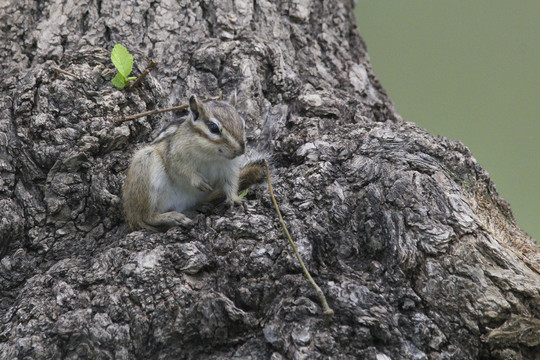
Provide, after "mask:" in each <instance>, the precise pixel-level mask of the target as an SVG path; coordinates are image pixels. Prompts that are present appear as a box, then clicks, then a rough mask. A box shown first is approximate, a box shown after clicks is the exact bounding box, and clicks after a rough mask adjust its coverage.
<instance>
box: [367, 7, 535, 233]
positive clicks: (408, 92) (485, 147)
mask: <svg viewBox="0 0 540 360" xmlns="http://www.w3.org/2000/svg"><path fill="white" fill-rule="evenodd" d="M356 18H357V22H358V29H359V31H360V34H361V35H362V37H363V39H364V41H365V42H366V44H367V48H368V53H369V56H370V58H371V62H372V64H373V68H374V69H375V73H376V74H377V77H378V78H379V80H380V82H381V83H382V85H383V87H384V88H385V89H386V91H387V92H388V94H389V95H390V98H391V99H392V101H393V102H394V104H395V105H396V108H397V111H398V113H399V114H400V115H401V116H402V117H403V119H404V120H406V121H411V122H415V123H416V124H418V125H420V126H421V127H423V128H425V129H426V130H428V131H429V132H430V133H432V134H440V135H443V136H446V137H448V138H450V139H455V140H459V141H461V142H463V143H464V144H465V145H466V146H468V147H469V148H470V149H471V151H472V153H473V155H474V157H475V158H476V159H477V160H478V162H479V163H480V164H481V165H482V167H483V168H484V169H486V170H487V171H488V172H489V174H490V176H491V178H492V179H493V181H494V182H495V184H496V186H497V190H498V192H499V194H500V195H501V196H502V197H503V198H504V199H506V200H508V201H509V202H510V204H511V206H512V210H513V212H514V215H515V217H516V220H517V222H518V224H519V225H520V226H521V227H522V228H523V229H524V230H525V231H526V232H528V233H529V234H530V235H531V236H533V237H534V238H535V239H537V241H539V240H540V221H539V219H538V217H539V215H540V201H539V200H540V186H539V185H540V169H539V167H540V160H539V155H540V154H539V153H540V145H539V141H538V136H539V135H540V114H539V113H540V111H539V110H540V1H532V0H529V1H524V0H517V1H502V0H489V1H488V0H482V1H480V0H477V1H470V0H469V1H467V0H454V1H428V0H409V1H389V0H379V1H376V0H371V1H367V0H359V1H358V2H357V5H356Z"/></svg>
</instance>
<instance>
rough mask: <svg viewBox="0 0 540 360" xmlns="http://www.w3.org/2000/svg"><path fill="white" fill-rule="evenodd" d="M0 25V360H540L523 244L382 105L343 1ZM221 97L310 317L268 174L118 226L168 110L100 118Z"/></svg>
mask: <svg viewBox="0 0 540 360" xmlns="http://www.w3.org/2000/svg"><path fill="white" fill-rule="evenodd" d="M0 24H1V25H0V35H1V39H0V56H1V57H2V62H1V63H0V90H1V94H0V96H1V98H0V209H1V210H0V211H1V219H0V250H1V256H2V257H1V261H0V358H1V359H60V358H65V359H86V358H91V359H274V360H277V359H376V360H388V359H418V360H420V359H539V358H540V355H539V354H540V254H539V251H538V248H537V247H536V245H535V244H534V241H533V240H532V239H531V238H530V237H529V236H527V235H526V234H525V233H523V232H522V231H521V230H520V229H519V228H518V227H517V226H516V223H515V221H514V219H513V216H512V213H511V211H510V208H509V206H508V204H507V203H506V202H505V201H503V200H501V199H500V198H499V196H498V194H497V192H496V190H495V187H494V184H493V183H492V182H491V180H490V179H489V176H488V174H487V173H486V171H484V170H483V169H482V168H481V167H480V166H479V165H478V163H477V162H476V160H475V159H474V158H473V156H472V155H471V153H470V151H469V150H468V149H467V148H466V147H465V146H463V145H462V144H461V143H459V142H455V141H450V140H448V139H445V138H442V137H434V136H432V135H430V134H428V133H427V132H426V131H424V130H422V129H420V128H419V127H417V126H416V125H414V124H412V123H407V122H404V121H403V120H402V119H401V118H400V117H399V115H398V114H397V113H396V111H395V109H394V107H393V106H392V103H391V102H390V100H389V98H388V96H387V95H386V93H385V91H384V90H383V89H382V87H381V86H380V85H379V83H378V82H377V79H376V78H375V75H374V73H373V70H372V68H371V65H370V61H369V57H368V55H367V52H366V47H365V44H364V43H363V41H362V39H361V37H360V35H359V34H358V31H357V29H356V24H355V19H354V14H353V1H352V0H349V1H322V0H321V1H315V0H278V1H270V0H225V1H219V0H201V1H187V0H163V1H150V0H131V1H125V0H77V1H76V0H64V1H59V0H45V1H37V0H2V1H1V2H0ZM116 43H121V44H123V45H124V46H126V47H127V48H128V50H129V51H130V52H131V53H132V54H134V58H135V67H134V75H138V74H140V72H141V71H142V70H144V68H145V66H146V64H147V62H148V61H149V60H150V59H155V60H156V61H157V62H158V63H159V65H158V66H157V68H156V69H155V70H154V71H152V72H151V74H150V75H149V76H148V77H146V78H145V79H144V80H143V82H142V84H141V85H142V86H140V87H138V88H135V89H132V90H117V89H116V88H114V87H113V86H112V85H111V83H110V79H111V78H112V77H113V75H114V73H115V71H113V70H114V67H113V65H112V63H111V61H110V52H111V50H112V47H113V46H114V44H116ZM54 67H57V68H61V69H64V70H66V71H69V72H71V73H73V74H75V75H76V76H77V77H78V79H75V78H73V77H71V76H68V75H65V74H62V73H58V72H56V71H55V70H54V69H53V68H54ZM411 86H415V85H414V84H411ZM220 90H222V91H223V93H224V94H225V95H228V94H231V93H232V92H233V91H235V90H237V91H238V100H239V106H238V108H239V111H240V112H241V114H242V115H243V116H244V117H245V119H246V123H247V139H248V142H249V147H251V148H252V149H253V148H257V149H259V150H265V151H267V152H269V153H270V155H271V159H272V160H271V168H272V180H273V185H274V188H275V192H276V197H277V199H278V202H279V203H280V206H281V209H282V212H283V215H284V218H285V222H286V223H287V225H288V227H289V230H290V232H291V234H292V236H293V238H294V239H295V240H296V242H297V244H298V247H299V250H300V253H301V254H302V256H303V259H304V261H305V263H306V265H307V266H308V268H309V269H310V271H311V273H312V275H313V277H314V279H315V281H316V282H317V283H318V284H319V286H320V287H321V288H322V290H323V291H324V292H325V294H326V296H327V299H328V302H329V305H330V307H331V308H333V310H334V311H335V315H334V317H333V318H332V320H331V322H330V323H329V324H328V325H325V324H324V321H323V317H322V314H321V308H320V304H319V302H318V299H317V297H316V294H315V291H314V290H313V289H312V288H311V287H310V285H309V284H308V283H307V281H306V280H305V278H304V277H303V276H302V273H301V270H300V268H299V266H298V264H297V261H296V259H295V257H294V255H293V253H292V251H291V249H290V247H289V244H288V243H287V240H286V238H285V237H284V235H283V232H282V229H281V227H280V224H279V223H278V221H277V217H276V213H275V211H274V209H273V207H272V204H271V202H270V199H269V195H268V192H267V188H266V187H265V186H264V185H261V186H258V187H254V188H251V189H250V191H249V192H248V195H247V197H246V201H245V206H244V207H233V208H227V207H220V206H218V207H217V208H214V209H211V210H210V211H209V210H206V211H203V212H193V213H192V214H191V215H190V216H191V217H192V218H193V219H194V225H193V226H192V227H190V228H188V229H184V228H180V227H178V228H172V229H170V230H169V231H168V232H166V233H150V232H147V231H135V232H130V231H129V229H128V228H127V227H126V225H125V222H124V220H123V216H122V210H121V206H120V201H119V200H120V194H121V190H122V186H123V183H124V180H125V170H126V169H127V166H128V163H129V160H130V158H131V155H132V154H133V152H134V150H136V149H137V148H140V147H141V146H142V145H143V144H145V143H148V142H149V141H150V140H151V139H152V138H153V137H154V136H155V135H156V134H157V133H158V131H159V129H160V128H161V127H162V126H163V125H164V124H165V123H166V122H167V121H169V120H171V119H173V118H178V117H181V116H183V115H185V114H182V113H180V112H178V113H164V114H160V115H155V116H150V117H144V118H140V119H137V120H132V121H126V122H124V123H121V124H115V119H116V118H117V117H118V116H121V115H131V114H134V113H137V112H142V111H147V110H151V109H156V108H164V107H167V106H172V105H177V104H182V103H185V102H186V99H187V98H188V96H189V95H190V94H196V95H198V96H200V97H205V96H214V95H216V94H218V93H219V91H220Z"/></svg>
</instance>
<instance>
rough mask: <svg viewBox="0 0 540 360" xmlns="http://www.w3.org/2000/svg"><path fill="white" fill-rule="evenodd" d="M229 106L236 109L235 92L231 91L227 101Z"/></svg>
mask: <svg viewBox="0 0 540 360" xmlns="http://www.w3.org/2000/svg"><path fill="white" fill-rule="evenodd" d="M228 102H229V104H231V105H232V106H234V107H236V90H234V91H233V93H232V94H231V95H229V100H228Z"/></svg>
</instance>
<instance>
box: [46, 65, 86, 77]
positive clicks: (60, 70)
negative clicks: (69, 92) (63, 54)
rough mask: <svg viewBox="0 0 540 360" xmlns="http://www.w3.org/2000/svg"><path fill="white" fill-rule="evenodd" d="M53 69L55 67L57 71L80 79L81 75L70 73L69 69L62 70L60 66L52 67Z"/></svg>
mask: <svg viewBox="0 0 540 360" xmlns="http://www.w3.org/2000/svg"><path fill="white" fill-rule="evenodd" d="M51 69H53V70H54V71H56V72H59V73H62V74H65V75H69V76H71V77H74V78H75V79H77V80H79V77H78V76H77V75H75V74H72V73H70V72H69V71H66V70H62V69H60V68H57V67H56V66H53V67H51Z"/></svg>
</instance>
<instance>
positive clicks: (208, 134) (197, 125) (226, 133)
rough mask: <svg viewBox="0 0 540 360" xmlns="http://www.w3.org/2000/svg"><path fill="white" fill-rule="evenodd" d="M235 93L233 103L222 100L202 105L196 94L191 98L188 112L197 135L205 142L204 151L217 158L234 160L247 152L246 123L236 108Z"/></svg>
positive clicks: (202, 142)
mask: <svg viewBox="0 0 540 360" xmlns="http://www.w3.org/2000/svg"><path fill="white" fill-rule="evenodd" d="M235 106H236V94H235V95H234V98H233V99H232V100H231V104H228V103H225V102H221V101H210V102H207V103H205V104H203V103H202V101H200V100H199V99H197V97H196V96H195V95H192V96H191V97H190V98H189V110H190V113H191V116H190V118H189V120H188V121H191V124H192V126H193V127H194V130H195V133H196V134H197V135H198V136H200V138H201V139H202V141H201V144H202V147H203V149H204V150H205V151H206V152H208V153H215V155H217V156H218V157H224V158H226V159H234V158H235V157H237V156H240V155H242V154H243V153H244V152H245V151H246V136H245V131H244V128H245V122H244V119H242V117H241V116H240V114H238V112H237V111H236V109H235Z"/></svg>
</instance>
